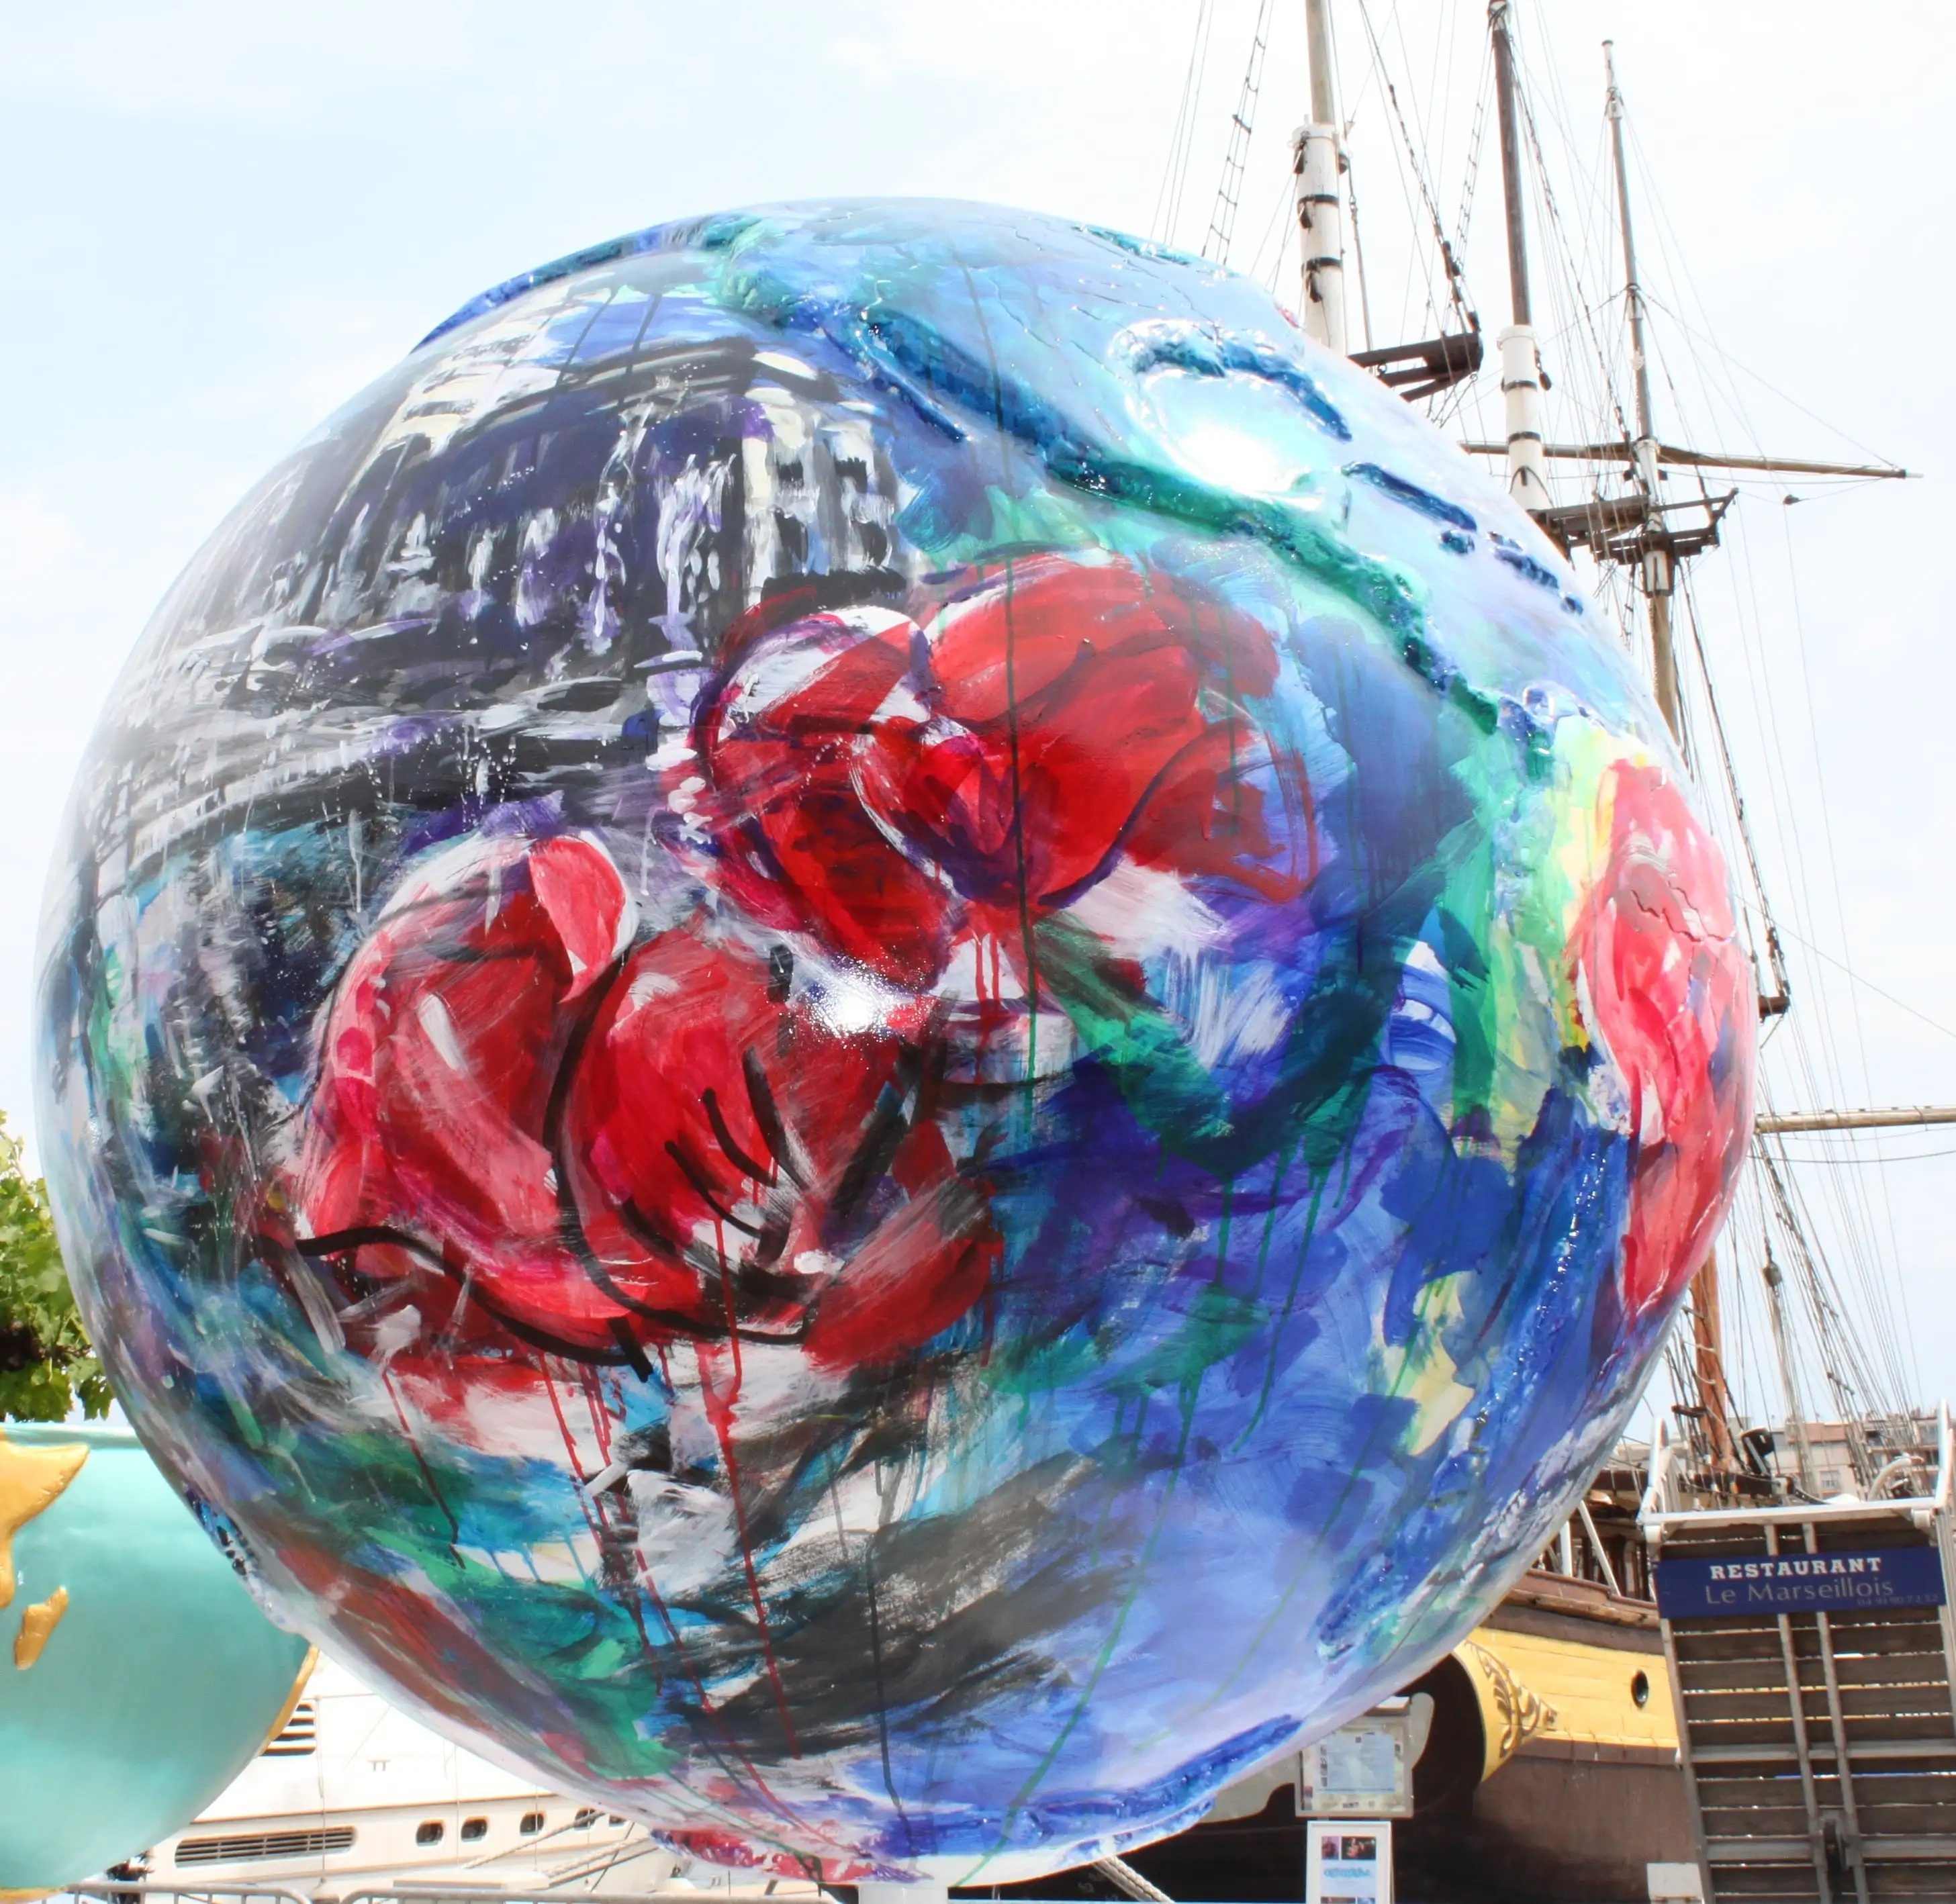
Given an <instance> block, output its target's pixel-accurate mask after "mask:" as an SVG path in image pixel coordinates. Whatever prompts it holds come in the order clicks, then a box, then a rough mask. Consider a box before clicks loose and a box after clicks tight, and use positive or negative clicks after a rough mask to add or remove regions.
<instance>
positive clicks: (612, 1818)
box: [604, 1811, 625, 1824]
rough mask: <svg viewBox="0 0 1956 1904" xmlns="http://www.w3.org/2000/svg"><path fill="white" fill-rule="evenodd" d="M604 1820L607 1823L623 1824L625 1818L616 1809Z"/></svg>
mask: <svg viewBox="0 0 1956 1904" xmlns="http://www.w3.org/2000/svg"><path fill="white" fill-rule="evenodd" d="M604 1822H605V1823H606V1824H623V1823H624V1822H625V1820H624V1819H623V1817H621V1816H620V1814H618V1813H617V1812H616V1811H614V1812H613V1813H612V1814H611V1815H610V1817H608V1818H607V1819H606V1820H604Z"/></svg>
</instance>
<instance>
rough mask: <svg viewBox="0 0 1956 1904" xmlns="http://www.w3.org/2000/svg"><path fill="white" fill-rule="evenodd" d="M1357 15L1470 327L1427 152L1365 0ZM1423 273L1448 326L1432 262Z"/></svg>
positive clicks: (1435, 312)
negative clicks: (1436, 291)
mask: <svg viewBox="0 0 1956 1904" xmlns="http://www.w3.org/2000/svg"><path fill="white" fill-rule="evenodd" d="M1393 17H1394V18H1395V19H1396V17H1398V10H1397V9H1396V8H1395V9H1394V11H1393ZM1358 18H1359V20H1360V21H1361V23H1362V24H1363V25H1364V29H1365V39H1366V42H1367V44H1368V46H1370V47H1371V55H1372V66H1373V70H1374V72H1376V73H1377V75H1378V79H1379V84H1380V89H1381V90H1383V93H1385V96H1386V102H1387V105H1388V106H1390V108H1391V109H1392V116H1393V123H1394V124H1395V125H1396V126H1397V127H1398V128H1399V143H1400V144H1401V146H1402V148H1403V149H1404V151H1405V161H1406V165H1407V167H1408V169H1409V170H1410V171H1411V172H1412V177H1413V182H1414V184H1415V185H1416V186H1417V187H1418V191H1419V200H1420V203H1421V206H1423V207H1424V210H1425V213H1426V222H1427V223H1428V225H1429V226H1430V227H1431V229H1432V232H1433V236H1434V242H1435V243H1436V244H1437V245H1438V246H1439V247H1440V267H1441V269H1442V270H1443V272H1444V273H1445V274H1446V286H1447V303H1448V304H1449V305H1450V307H1452V309H1453V311H1455V312H1456V313H1457V314H1458V316H1459V324H1460V326H1461V328H1462V329H1469V328H1471V327H1472V317H1471V315H1470V304H1469V298H1468V296H1467V285H1466V280H1465V276H1464V275H1463V273H1462V270H1461V268H1460V261H1459V259H1458V258H1457V257H1456V256H1455V255H1454V251H1453V242H1452V241H1451V240H1450V238H1448V237H1447V235H1446V221H1445V220H1444V219H1442V218H1441V216H1440V206H1439V203H1438V200H1437V198H1436V197H1435V196H1434V189H1433V185H1432V183H1431V180H1430V179H1429V178H1428V175H1427V168H1426V162H1425V158H1424V153H1422V151H1421V147H1420V144H1419V142H1418V140H1415V138H1414V137H1413V134H1412V127H1411V126H1410V125H1408V124H1407V122H1406V115H1405V108H1404V107H1403V106H1402V105H1401V104H1400V102H1399V88H1398V87H1397V86H1396V85H1395V84H1393V77H1392V74H1391V71H1390V68H1388V67H1387V64H1386V55H1385V49H1384V48H1383V47H1382V46H1380V43H1379V36H1378V34H1377V31H1376V30H1374V27H1373V25H1372V14H1371V8H1369V7H1368V6H1367V5H1366V4H1365V0H1358ZM1401 44H1402V46H1403V44H1404V33H1403V30H1402V33H1401ZM1415 111H1417V103H1416V102H1415ZM1424 274H1425V278H1426V304H1427V310H1428V313H1429V314H1431V317H1432V319H1433V320H1434V324H1435V326H1437V328H1438V329H1441V330H1444V329H1446V317H1445V314H1444V313H1443V311H1442V310H1441V308H1440V305H1439V304H1438V302H1437V300H1436V299H1435V298H1434V293H1433V276H1432V270H1431V265H1430V264H1428V265H1426V266H1424Z"/></svg>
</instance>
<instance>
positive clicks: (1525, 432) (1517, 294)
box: [1488, 0, 1549, 509]
mask: <svg viewBox="0 0 1956 1904" xmlns="http://www.w3.org/2000/svg"><path fill="white" fill-rule="evenodd" d="M1488 33H1489V35H1490V36H1491V38H1492V39H1493V41H1494V99H1495V104H1496V106H1497V111H1498V116H1499V118H1500V127H1501V189H1502V196H1503V204H1504V205H1505V207H1506V213H1507V225H1508V299H1509V304H1510V314H1511V316H1512V317H1513V323H1510V325H1509V326H1508V327H1507V329H1506V330H1504V331H1503V332H1502V333H1501V334H1500V336H1498V337H1497V338H1496V339H1494V345H1495V348H1497V350H1499V351H1500V353H1501V396H1502V400H1503V407H1504V408H1505V410H1506V418H1507V427H1508V440H1507V452H1508V493H1509V494H1510V496H1513V498H1514V499H1515V500H1516V502H1518V503H1520V504H1521V506H1522V508H1523V509H1547V507H1548V504H1549V495H1548V479H1547V475H1546V474H1545V472H1544V468H1543V466H1542V459H1541V358H1540V357H1539V355H1538V354H1537V352H1536V349H1535V327H1534V323H1533V321H1532V319H1531V317H1530V316H1529V270H1528V227H1527V223H1526V220H1525V217H1524V215H1523V210H1522V143H1521V127H1520V121H1519V115H1517V113H1516V108H1515V49H1514V43H1513V40H1512V39H1510V37H1509V33H1508V0H1489V4H1488Z"/></svg>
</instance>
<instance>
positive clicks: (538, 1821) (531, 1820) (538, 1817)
mask: <svg viewBox="0 0 1956 1904" xmlns="http://www.w3.org/2000/svg"><path fill="white" fill-rule="evenodd" d="M543 1828H544V1814H542V1813H541V1811H525V1813H524V1814H523V1815H522V1819H521V1820H520V1821H519V1823H518V1824H517V1826H516V1829H517V1830H519V1831H520V1832H521V1833H522V1834H523V1836H525V1838H534V1837H535V1836H536V1835H537V1833H538V1832H540V1831H541V1830H543Z"/></svg>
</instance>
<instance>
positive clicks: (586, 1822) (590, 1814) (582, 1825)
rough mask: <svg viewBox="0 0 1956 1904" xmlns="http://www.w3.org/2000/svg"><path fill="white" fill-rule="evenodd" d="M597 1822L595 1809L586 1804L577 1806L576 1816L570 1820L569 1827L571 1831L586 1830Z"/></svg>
mask: <svg viewBox="0 0 1956 1904" xmlns="http://www.w3.org/2000/svg"><path fill="white" fill-rule="evenodd" d="M597 1822H598V1814H597V1811H595V1809H594V1808H592V1806H590V1805H584V1806H582V1807H580V1808H579V1811H578V1814H577V1816H576V1817H574V1818H573V1819H572V1820H571V1821H570V1828H571V1829H572V1830H573V1831H588V1830H590V1829H591V1827H592V1826H593V1825H595V1824H596V1823H597Z"/></svg>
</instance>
